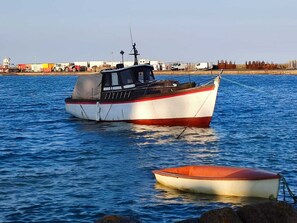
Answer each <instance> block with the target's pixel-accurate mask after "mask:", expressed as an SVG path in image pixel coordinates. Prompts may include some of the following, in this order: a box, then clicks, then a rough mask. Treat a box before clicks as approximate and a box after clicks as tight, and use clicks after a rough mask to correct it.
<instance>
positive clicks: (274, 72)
mask: <svg viewBox="0 0 297 223" xmlns="http://www.w3.org/2000/svg"><path fill="white" fill-rule="evenodd" d="M220 72H221V71H220V70H206V71H199V70H198V71H184V70H183V71H172V70H165V71H154V74H155V75H189V74H191V75H211V74H214V75H217V74H219V73H220ZM96 73H98V72H72V73H71V72H48V73H45V72H32V73H28V72H19V73H0V76H78V75H91V74H96ZM242 74H252V75H256V74H259V75H263V74H266V75H297V70H287V69H279V70H239V69H235V70H224V72H223V75H242Z"/></svg>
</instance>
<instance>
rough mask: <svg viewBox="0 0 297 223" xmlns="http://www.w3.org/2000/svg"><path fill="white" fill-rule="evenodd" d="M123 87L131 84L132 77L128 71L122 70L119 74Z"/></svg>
mask: <svg viewBox="0 0 297 223" xmlns="http://www.w3.org/2000/svg"><path fill="white" fill-rule="evenodd" d="M120 76H121V80H122V84H123V85H128V84H133V83H134V81H133V76H132V73H131V71H130V70H124V71H121V72H120Z"/></svg>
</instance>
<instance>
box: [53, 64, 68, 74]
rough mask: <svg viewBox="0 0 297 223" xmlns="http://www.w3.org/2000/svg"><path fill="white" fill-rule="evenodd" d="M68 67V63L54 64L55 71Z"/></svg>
mask: <svg viewBox="0 0 297 223" xmlns="http://www.w3.org/2000/svg"><path fill="white" fill-rule="evenodd" d="M66 67H67V66H66V65H62V64H59V63H57V64H55V65H54V66H53V68H52V70H53V71H54V72H62V71H65V68H66Z"/></svg>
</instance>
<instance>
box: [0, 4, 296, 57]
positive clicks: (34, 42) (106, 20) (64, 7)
mask: <svg viewBox="0 0 297 223" xmlns="http://www.w3.org/2000/svg"><path fill="white" fill-rule="evenodd" d="M296 10H297V1H296V0H284V1H280V0H250V1H243V0H225V1H222V0H204V1H201V0H188V1H176V0H172V1H164V0H163V1H160V0H147V1H139V0H137V1H136V0H124V1H120V0H118V1H115V0H104V1H100V0H7V1H4V0H2V1H1V14H0V21H1V31H0V32H1V35H0V39H1V41H0V58H1V61H2V59H3V58H4V57H5V56H9V57H10V58H11V59H12V62H13V63H30V62H35V61H36V62H63V61H65V62H71V61H90V60H120V59H121V55H120V54H119V52H120V51H121V50H124V51H125V55H124V56H125V59H126V60H132V59H133V58H132V57H130V56H128V53H129V52H130V50H131V40H130V26H131V28H132V33H133V40H134V41H135V42H136V43H137V46H138V50H139V52H140V54H141V56H140V57H141V58H148V59H151V60H162V61H165V62H174V61H184V62H199V61H200V62H202V61H213V62H216V61H217V60H221V59H224V60H228V61H229V60H231V61H235V62H236V63H244V62H245V61H248V60H261V61H262V60H264V61H267V62H271V61H273V62H275V63H284V62H287V61H288V60H291V59H297V13H296Z"/></svg>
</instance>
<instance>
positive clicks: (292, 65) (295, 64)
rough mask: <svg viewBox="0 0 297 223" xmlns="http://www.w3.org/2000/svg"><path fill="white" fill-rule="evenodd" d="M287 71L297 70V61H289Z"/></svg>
mask: <svg viewBox="0 0 297 223" xmlns="http://www.w3.org/2000/svg"><path fill="white" fill-rule="evenodd" d="M288 69H297V60H290V61H289V64H288Z"/></svg>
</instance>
